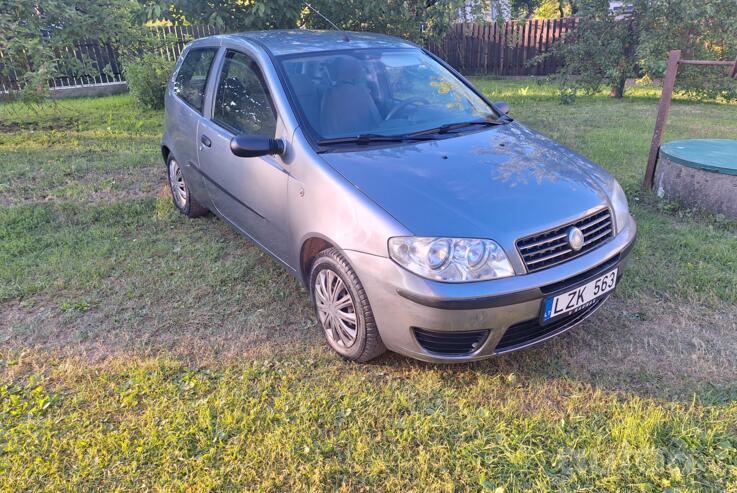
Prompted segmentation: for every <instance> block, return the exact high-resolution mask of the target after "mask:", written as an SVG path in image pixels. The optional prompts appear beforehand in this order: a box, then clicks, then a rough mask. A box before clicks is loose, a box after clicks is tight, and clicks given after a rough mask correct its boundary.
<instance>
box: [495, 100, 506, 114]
mask: <svg viewBox="0 0 737 493" xmlns="http://www.w3.org/2000/svg"><path fill="white" fill-rule="evenodd" d="M494 107H495V108H496V109H498V110H499V111H501V112H502V113H504V114H505V115H508V114H509V109H510V108H509V103H507V102H505V101H497V102H496V103H494Z"/></svg>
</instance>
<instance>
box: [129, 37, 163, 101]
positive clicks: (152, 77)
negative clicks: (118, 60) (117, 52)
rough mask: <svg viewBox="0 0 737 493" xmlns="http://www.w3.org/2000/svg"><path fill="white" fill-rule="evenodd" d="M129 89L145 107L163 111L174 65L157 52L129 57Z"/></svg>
mask: <svg viewBox="0 0 737 493" xmlns="http://www.w3.org/2000/svg"><path fill="white" fill-rule="evenodd" d="M124 66H125V78H126V81H127V82H128V88H129V89H130V92H131V93H132V94H133V96H134V97H135V98H136V100H137V101H138V102H139V103H141V104H142V105H143V106H144V107H146V108H150V109H161V108H163V107H164V95H165V93H166V85H167V83H168V82H169V76H170V75H171V72H172V69H173V63H172V62H170V61H169V60H167V59H166V58H164V57H162V56H161V55H159V54H158V53H156V52H155V51H149V52H147V53H145V54H144V55H142V56H128V57H127V58H125V60H124Z"/></svg>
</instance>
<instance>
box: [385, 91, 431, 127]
mask: <svg viewBox="0 0 737 493" xmlns="http://www.w3.org/2000/svg"><path fill="white" fill-rule="evenodd" d="M411 104H430V101H428V100H427V99H425V98H423V97H421V96H414V97H411V98H409V99H405V100H404V101H400V102H399V103H397V104H396V105H395V106H394V108H392V109H391V110H389V113H387V114H386V117H385V118H384V121H386V120H391V119H392V118H393V117H394V115H396V114H397V113H399V112H400V111H402V110H403V109H404V108H406V107H407V106H409V105H411Z"/></svg>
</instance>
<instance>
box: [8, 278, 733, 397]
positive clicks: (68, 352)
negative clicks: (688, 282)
mask: <svg viewBox="0 0 737 493" xmlns="http://www.w3.org/2000/svg"><path fill="white" fill-rule="evenodd" d="M200 294H201V295H202V299H203V301H202V302H201V304H197V303H195V304H194V305H188V304H187V303H186V302H181V301H177V300H164V299H163V298H162V299H157V297H156V296H155V295H154V296H153V297H151V298H147V299H145V300H141V299H129V300H128V301H124V302H120V300H117V299H110V300H109V302H105V301H97V302H93V303H92V304H91V306H90V309H89V310H88V311H85V312H82V313H78V312H74V311H71V312H66V313H65V312H63V311H62V310H61V309H60V308H59V306H58V305H56V304H54V303H53V302H51V301H50V300H49V299H47V298H44V297H41V296H38V297H31V299H28V300H26V301H24V302H23V303H20V302H18V301H10V302H6V303H3V304H0V313H1V315H0V346H4V348H5V349H4V350H2V351H0V358H2V353H3V352H10V353H13V352H16V353H17V352H24V351H25V352H28V354H39V355H46V356H48V355H49V354H51V355H56V356H60V357H63V358H64V359H65V360H69V359H70V358H71V359H73V360H83V361H86V362H87V363H88V364H104V362H105V361H107V360H108V359H110V358H120V357H149V356H157V355H170V356H173V357H176V358H177V359H181V360H183V361H185V362H187V363H188V364H193V365H215V366H218V365H222V364H226V363H227V362H232V361H234V360H239V359H243V358H246V359H252V358H267V359H268V358H273V357H275V355H280V356H288V355H298V354H301V355H304V354H307V353H309V354H315V355H317V357H331V356H332V355H331V353H330V351H329V350H328V349H327V348H326V347H325V343H324V341H323V337H322V334H321V333H320V331H319V329H318V327H317V325H316V323H315V320H314V317H313V315H312V310H311V308H310V307H309V302H308V299H307V295H306V294H305V293H303V292H302V291H300V289H299V288H294V291H293V292H290V294H289V295H288V297H289V299H290V301H283V300H278V299H275V297H274V296H273V295H272V294H269V293H262V294H259V293H258V292H255V293H254V294H251V295H249V296H248V297H247V298H246V301H245V302H244V303H243V304H242V305H241V304H239V303H236V302H233V301H232V300H231V301H230V302H228V301H227V300H222V299H218V296H216V295H215V294H214V293H204V292H203V293H200ZM198 297H199V295H197V296H196V298H198ZM254 297H255V299H254ZM206 300H208V301H206ZM736 334H737V307H735V306H731V305H726V304H724V305H722V306H720V307H718V308H716V309H715V308H710V307H707V306H701V305H695V304H686V303H681V302H679V301H664V300H659V299H654V298H638V299H627V300H623V299H619V298H616V297H615V298H613V299H611V300H610V301H609V302H608V303H607V304H606V305H604V307H603V308H602V309H601V310H600V311H599V312H597V313H596V314H595V315H594V316H592V317H591V318H590V319H588V320H587V321H585V322H584V323H582V324H580V325H579V326H577V327H575V328H574V329H572V330H571V331H570V332H568V333H566V334H564V335H562V336H560V337H557V338H554V339H551V340H550V341H547V342H545V343H543V344H541V345H539V346H537V347H535V348H530V349H528V350H524V351H520V352H517V353H512V354H509V355H505V356H503V357H499V358H495V359H492V360H487V361H485V362H482V363H478V364H474V365H468V366H465V369H466V370H468V371H471V370H472V371H473V372H477V371H478V372H482V373H485V374H489V375H496V374H518V375H520V376H523V377H525V376H526V377H528V378H558V377H561V376H563V377H565V378H570V379H574V380H578V381H583V382H588V383H590V384H591V385H592V387H593V388H596V387H601V388H606V389H610V390H615V391H622V392H634V393H638V394H642V395H646V396H656V397H658V396H663V397H668V398H683V399H684V400H687V399H688V398H690V396H691V395H692V392H694V391H699V389H708V388H712V387H713V386H719V385H730V384H732V383H733V382H734V381H737V337H735V335H736ZM41 359H44V358H43V357H41ZM377 364H378V365H380V366H382V365H383V366H386V367H387V369H389V368H391V367H399V368H403V367H406V366H407V365H419V366H423V365H425V364H424V363H416V362H414V361H412V360H409V359H407V358H403V357H398V356H391V355H389V356H387V357H384V358H381V359H380V360H379V361H378V362H377ZM462 368H463V367H458V368H457V369H458V371H461V370H462ZM464 371H465V370H464Z"/></svg>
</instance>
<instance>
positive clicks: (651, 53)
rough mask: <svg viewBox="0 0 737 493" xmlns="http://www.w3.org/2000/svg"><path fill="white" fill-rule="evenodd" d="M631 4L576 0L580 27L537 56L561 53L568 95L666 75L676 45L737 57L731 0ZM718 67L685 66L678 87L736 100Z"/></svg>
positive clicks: (710, 55)
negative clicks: (614, 7)
mask: <svg viewBox="0 0 737 493" xmlns="http://www.w3.org/2000/svg"><path fill="white" fill-rule="evenodd" d="M628 7H631V8H628V9H626V10H625V11H623V12H619V11H612V10H610V8H609V1H608V0H578V1H576V2H575V3H572V8H575V9H576V11H577V13H578V16H579V24H578V26H577V28H576V29H575V30H574V31H572V32H570V33H569V34H568V35H567V36H566V37H565V38H564V39H562V40H560V41H559V42H557V43H556V45H555V46H554V47H553V49H552V50H551V51H550V52H549V53H546V54H544V55H542V56H540V57H537V60H536V61H540V60H541V59H543V58H546V57H549V56H555V57H560V58H562V59H563V61H564V66H563V68H562V69H561V70H560V71H559V72H558V74H557V77H558V79H559V80H560V82H561V87H562V95H564V96H565V97H566V98H568V97H570V96H571V95H573V96H575V94H576V93H577V92H578V91H579V90H583V91H584V92H589V93H590V92H594V91H598V90H599V89H600V88H601V87H602V86H609V87H610V88H611V91H610V93H611V95H612V96H614V97H622V96H624V91H625V82H626V80H627V79H628V78H633V77H643V76H647V77H650V78H651V79H654V78H659V77H661V76H662V74H663V70H664V69H665V60H666V59H667V58H668V51H669V50H671V49H681V50H683V51H684V53H686V54H690V55H693V56H695V57H698V58H705V59H725V58H726V59H734V57H735V56H737V15H735V11H734V8H735V2H734V0H710V1H709V2H702V1H701V0H630V2H628ZM718 72H719V69H715V71H710V70H704V69H703V68H702V69H699V70H692V69H689V68H686V69H685V70H683V71H682V72H681V73H682V74H683V75H682V76H681V75H680V74H679V86H678V87H679V88H680V89H681V90H682V91H685V92H689V93H691V94H693V95H697V96H699V97H724V98H729V99H737V89H736V88H735V83H734V82H732V81H729V80H728V79H727V78H726V77H724V75H725V74H724V71H722V73H721V74H719V73H718Z"/></svg>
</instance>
